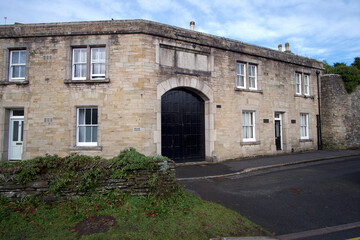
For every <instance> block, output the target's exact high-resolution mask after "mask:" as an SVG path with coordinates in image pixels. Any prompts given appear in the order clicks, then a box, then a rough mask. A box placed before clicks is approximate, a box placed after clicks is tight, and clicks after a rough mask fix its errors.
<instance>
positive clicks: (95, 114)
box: [92, 108, 98, 124]
mask: <svg viewBox="0 0 360 240" xmlns="http://www.w3.org/2000/svg"><path fill="white" fill-rule="evenodd" d="M97 123H98V110H97V108H93V109H92V124H97Z"/></svg>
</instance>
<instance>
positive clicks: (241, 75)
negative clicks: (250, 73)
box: [236, 63, 246, 88]
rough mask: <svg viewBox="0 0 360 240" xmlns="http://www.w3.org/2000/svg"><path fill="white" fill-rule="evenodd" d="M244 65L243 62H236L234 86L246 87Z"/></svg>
mask: <svg viewBox="0 0 360 240" xmlns="http://www.w3.org/2000/svg"><path fill="white" fill-rule="evenodd" d="M245 79H246V65H245V64H244V63H237V64H236V87H238V88H246V82H245Z"/></svg>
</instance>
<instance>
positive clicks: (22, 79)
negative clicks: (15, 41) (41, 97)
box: [9, 50, 27, 82]
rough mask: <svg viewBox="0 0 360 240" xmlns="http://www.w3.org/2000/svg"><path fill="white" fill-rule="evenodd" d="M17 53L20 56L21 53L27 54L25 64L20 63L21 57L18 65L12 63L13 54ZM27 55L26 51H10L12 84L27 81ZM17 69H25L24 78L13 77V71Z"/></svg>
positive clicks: (10, 77) (10, 79) (10, 78)
mask: <svg viewBox="0 0 360 240" xmlns="http://www.w3.org/2000/svg"><path fill="white" fill-rule="evenodd" d="M15 52H18V53H19V54H21V53H25V62H24V63H22V62H20V60H21V57H19V62H18V63H13V62H12V61H13V54H14V53H15ZM26 55H27V53H26V50H10V59H9V61H10V62H9V81H10V82H11V81H25V79H26V62H27V59H26V58H27V56H26ZM15 67H20V69H21V67H24V77H12V75H13V69H14V68H15Z"/></svg>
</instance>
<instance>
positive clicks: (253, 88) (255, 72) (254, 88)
mask: <svg viewBox="0 0 360 240" xmlns="http://www.w3.org/2000/svg"><path fill="white" fill-rule="evenodd" d="M250 67H254V74H255V75H253V76H250V72H251V71H250ZM248 68H249V71H248V74H249V75H248V81H249V89H251V90H257V66H256V65H255V64H251V63H249V64H248ZM250 78H254V84H255V87H250Z"/></svg>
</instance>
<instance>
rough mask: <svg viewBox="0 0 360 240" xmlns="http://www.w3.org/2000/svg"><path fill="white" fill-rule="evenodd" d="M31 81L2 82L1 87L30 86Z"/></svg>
mask: <svg viewBox="0 0 360 240" xmlns="http://www.w3.org/2000/svg"><path fill="white" fill-rule="evenodd" d="M28 84H29V81H15V82H10V81H0V85H28Z"/></svg>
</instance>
